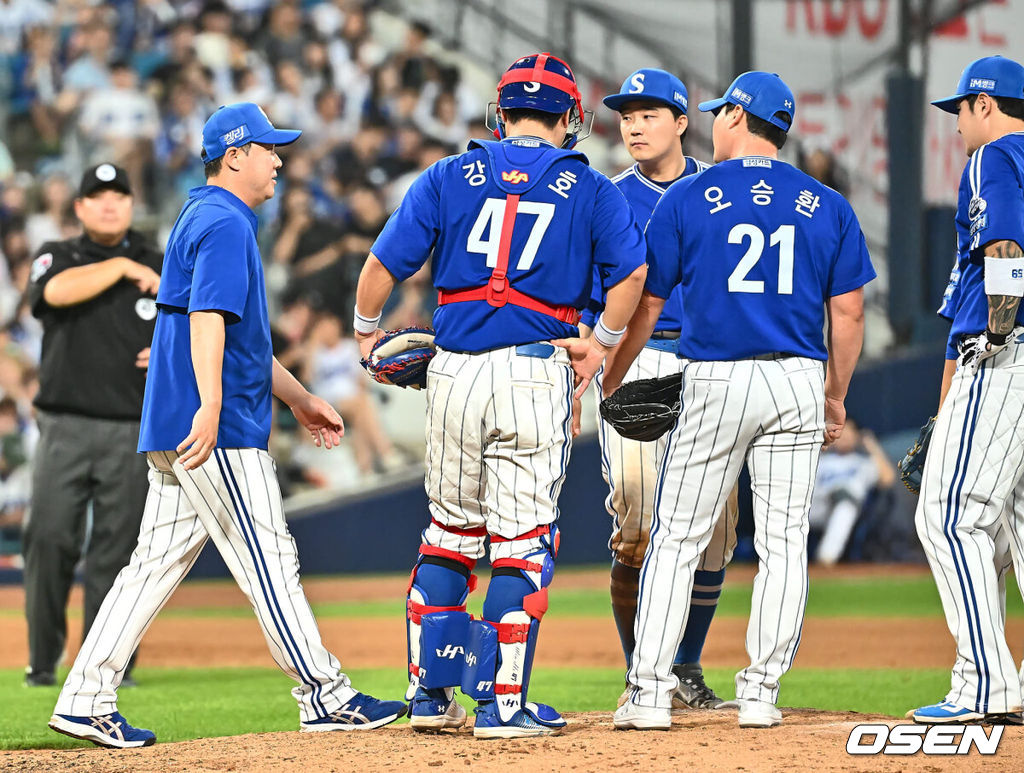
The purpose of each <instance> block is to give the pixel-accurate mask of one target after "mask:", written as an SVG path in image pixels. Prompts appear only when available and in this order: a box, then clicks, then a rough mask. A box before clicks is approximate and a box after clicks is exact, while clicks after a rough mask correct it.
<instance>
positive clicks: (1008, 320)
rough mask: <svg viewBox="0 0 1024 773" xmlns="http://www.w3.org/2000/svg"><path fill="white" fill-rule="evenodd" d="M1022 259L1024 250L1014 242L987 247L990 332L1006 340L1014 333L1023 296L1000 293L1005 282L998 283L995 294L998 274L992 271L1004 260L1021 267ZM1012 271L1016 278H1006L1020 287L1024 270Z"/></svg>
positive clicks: (987, 291)
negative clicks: (995, 278) (1021, 274)
mask: <svg viewBox="0 0 1024 773" xmlns="http://www.w3.org/2000/svg"><path fill="white" fill-rule="evenodd" d="M1022 259H1024V250H1022V249H1021V247H1020V245H1019V244H1017V243H1016V242H1014V241H1009V240H1001V241H997V242H992V243H991V244H989V245H986V247H985V264H986V265H985V271H986V275H985V292H986V294H987V295H988V330H989V332H990V333H995V334H996V335H997V336H1000V337H1003V338H1004V339H1005V336H1007V335H1009V334H1010V333H1011V332H1012V331H1013V327H1014V324H1015V322H1016V319H1017V307H1018V306H1019V305H1020V298H1021V295H1020V293H1016V292H1014V291H1007V292H1000V291H999V290H1001V289H1002V287H1003V286H1005V284H1006V282H1005V281H1004V282H998V284H997V292H996V293H995V294H993V293H992V292H991V290H992V289H993V286H994V285H993V278H994V275H995V274H996V272H995V271H991V270H990V269H991V268H995V267H997V266H998V265H999V264H998V262H997V261H1002V260H1006V261H1014V263H1015V264H1017V265H1018V266H1019V264H1020V261H1021V260H1022ZM990 261H991V262H990ZM1012 271H1013V273H1014V274H1015V276H1014V278H1009V277H1006V278H1009V283H1010V284H1013V285H1019V284H1020V279H1019V277H1020V273H1018V272H1022V271H1024V269H1022V268H1019V267H1018V268H1015V269H1013V270H1012ZM1000 273H1001V272H1000ZM1007 273H1010V272H1007ZM989 338H992V336H989ZM998 343H1002V341H1001V340H1000V341H998Z"/></svg>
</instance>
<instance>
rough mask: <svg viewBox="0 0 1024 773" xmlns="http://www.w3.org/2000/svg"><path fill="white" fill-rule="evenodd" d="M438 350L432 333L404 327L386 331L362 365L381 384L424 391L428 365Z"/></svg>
mask: <svg viewBox="0 0 1024 773" xmlns="http://www.w3.org/2000/svg"><path fill="white" fill-rule="evenodd" d="M435 351H436V347H435V346H434V331H433V330H431V329H430V328H429V327H404V328H402V329H401V330H389V331H388V332H386V333H385V334H384V335H383V336H382V337H381V338H380V340H379V341H377V343H375V344H374V345H373V349H371V350H370V356H369V357H368V358H367V359H365V360H360V364H361V365H362V366H363V367H364V368H366V372H367V373H369V374H370V376H371V377H372V378H373V380H374V381H379V382H380V383H381V384H393V385H394V386H400V387H412V388H413V389H422V388H423V387H425V386H426V385H427V365H429V364H430V360H431V358H432V357H433V356H434V352H435Z"/></svg>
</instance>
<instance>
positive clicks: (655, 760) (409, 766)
mask: <svg viewBox="0 0 1024 773" xmlns="http://www.w3.org/2000/svg"><path fill="white" fill-rule="evenodd" d="M783 714H784V717H785V720H784V723H783V725H782V726H781V727H776V728H771V729H768V730H741V729H740V728H739V727H737V725H736V713H735V712H734V711H720V712H688V713H686V714H683V715H680V716H677V717H676V718H675V719H674V720H673V728H672V730H671V731H670V732H654V731H651V732H643V733H641V732H638V731H630V732H621V731H616V730H614V729H613V727H612V724H611V715H610V714H608V713H588V714H567V715H566V718H567V719H568V720H569V721H570V725H569V727H568V728H567V729H566V730H565V732H564V733H563V734H562V735H560V736H555V737H549V738H537V739H520V740H515V741H480V740H477V739H474V738H473V736H472V735H471V734H470V733H469V732H468V731H466V730H463V731H461V732H459V733H444V734H441V735H420V734H417V733H414V732H413V731H412V730H410V729H409V728H408V727H406V726H397V727H393V728H385V729H382V730H377V731H374V732H368V733H315V734H312V733H311V734H299V733H266V734H262V735H244V736H236V737H234V738H207V739H202V740H198V741H188V742H185V743H173V744H172V743H165V744H158V745H156V746H153V747H150V748H148V749H140V750H125V751H109V750H105V749H98V748H96V749H83V750H77V749H76V750H65V751H41V750H40V751H25V752H0V768H2V769H4V770H9V771H19V772H24V773H27V772H28V771H33V772H35V771H39V772H40V773H42V771H46V773H51V772H52V773H61V772H65V773H67V772H69V771H81V770H89V771H95V772H96V773H101V772H102V773H164V771H180V770H187V771H190V772H191V771H197V772H198V771H272V772H273V773H283V772H284V771H301V772H302V773H308V772H309V771H313V770H315V771H334V772H336V773H341V772H342V771H359V773H364V772H365V771H399V770H401V771H408V770H415V771H420V770H422V771H427V770H429V769H431V768H437V769H440V770H456V771H458V770H466V771H472V773H478V772H479V771H486V772H488V773H490V772H491V771H493V772H495V773H497V772H498V771H500V772H501V773H507V772H508V771H509V770H511V769H514V770H517V771H530V772H531V773H532V771H566V770H575V771H605V770H631V771H647V770H652V771H661V770H699V771H736V770H742V771H752V772H754V773H758V772H760V771H798V772H800V771H808V772H809V771H815V773H817V772H818V771H928V772H929V773H930V772H932V771H938V770H964V771H968V770H969V771H972V772H973V771H1010V770H1019V769H1020V760H1021V759H1024V728H1019V727H1007V728H1006V729H1005V733H1004V735H1003V739H1002V743H1001V744H1000V746H999V750H998V752H997V754H996V755H994V756H990V757H983V756H981V755H979V754H978V753H977V751H972V753H971V755H970V756H969V757H968V758H966V759H964V758H960V757H926V756H923V755H921V754H917V755H914V756H912V757H905V756H904V757H882V756H859V755H858V756H851V755H849V754H847V752H846V741H847V739H848V738H849V735H850V731H851V729H852V728H853V726H854V725H856V724H860V723H865V722H871V723H885V722H890V723H891V722H892V721H893V720H892V719H891V718H886V717H879V716H872V715H867V714H855V713H835V712H826V711H814V710H811V709H783Z"/></svg>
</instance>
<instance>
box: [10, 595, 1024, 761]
mask: <svg viewBox="0 0 1024 773" xmlns="http://www.w3.org/2000/svg"><path fill="white" fill-rule="evenodd" d="M474 595H476V596H479V595H480V594H474ZM1009 595H1010V597H1011V603H1010V609H1009V615H1010V616H1012V617H1021V616H1024V606H1022V604H1021V601H1020V598H1019V596H1018V595H1017V594H1016V593H1011V594H1009ZM749 604H750V589H749V584H748V583H744V584H735V585H727V587H726V590H725V592H724V594H723V597H722V602H721V605H720V608H719V613H718V614H719V615H721V616H725V617H745V616H746V615H747V612H748V610H749ZM477 607H479V599H477ZM471 608H472V605H471ZM315 609H316V612H317V614H318V615H319V616H321V617H324V618H327V617H342V616H345V617H347V616H353V617H355V616H377V615H401V614H402V603H401V601H396V602H387V603H384V602H371V603H365V604H320V605H317V606H316V607H315ZM477 611H479V609H477ZM170 613H171V612H168V614H170ZM173 614H176V615H188V614H192V615H214V614H216V615H221V616H223V615H235V614H237V615H249V614H251V612H250V611H249V610H248V609H241V608H240V609H228V610H225V609H216V610H214V609H203V608H198V609H194V610H183V609H176V610H174V612H173ZM549 614H550V615H559V616H576V617H587V616H603V615H607V614H609V613H608V600H607V591H605V590H603V589H601V590H592V591H582V590H573V591H562V592H559V591H558V590H557V583H556V584H555V586H554V587H553V588H552V595H551V611H550V612H549ZM807 614H808V616H818V617H835V616H840V615H843V616H865V617H886V616H892V617H895V616H899V617H906V618H934V617H939V616H941V614H942V613H941V608H940V606H939V600H938V596H937V594H936V591H935V586H934V583H933V582H932V580H931V578H930V577H902V576H896V577H879V578H856V579H846V578H835V579H831V578H830V579H818V580H815V581H813V582H812V586H811V592H810V596H809V599H808V606H807ZM737 665H742V664H737ZM734 671H735V670H734V669H721V668H719V669H708V670H707V678H708V682H709V683H710V684H712V685H713V686H716V687H720V688H721V690H720V691H721V692H723V693H730V692H731V684H732V679H733V676H734ZM349 674H350V676H351V677H352V680H353V684H354V685H356V687H357V688H358V689H361V690H364V691H367V692H370V693H372V694H375V695H378V696H379V697H387V698H397V697H399V696H400V695H401V694H402V693H403V692H404V690H405V677H404V675H403V674H402V673H401V671H398V670H383V669H367V670H352V671H350V672H349ZM137 676H138V679H139V681H140V682H141V683H142V686H141V687H139V688H137V689H132V690H124V691H122V693H121V695H120V699H119V707H120V709H121V710H122V712H123V713H124V714H125V715H126V716H127V717H129V719H131V720H132V722H134V723H136V724H138V725H141V726H143V727H150V728H153V729H155V730H157V732H158V736H159V738H160V740H161V741H179V740H187V739H191V738H198V737H210V736H221V735H236V734H240V733H254V732H271V731H280V730H295V729H297V725H298V717H297V712H296V708H295V703H294V701H293V700H292V698H291V696H290V694H289V692H288V690H289V689H290V687H291V684H292V683H291V681H290V680H289V679H288V678H287V677H285V676H284V675H282V674H281V673H280V672H278V671H276V670H274V669H258V668H216V669H161V668H140V669H138V671H137ZM22 678H23V673H22V671H21V670H0V749H18V748H38V747H48V748H63V747H70V746H77V745H82V744H81V743H80V742H76V741H72V740H71V739H68V738H64V737H63V736H59V735H57V734H55V733H53V732H51V731H50V730H48V729H47V727H46V720H47V719H48V718H49V715H50V712H51V710H52V708H53V704H54V701H55V699H56V697H57V692H58V688H56V687H54V688H33V689H27V688H25V687H23V686H22ZM948 679H949V674H948V671H947V670H946V669H898V670H897V669H812V668H800V667H799V665H798V667H797V668H796V669H795V670H794V671H792V672H790V673H789V674H787V676H786V677H785V679H784V680H783V687H782V694H781V696H780V703H781V704H782V705H784V706H813V707H815V708H820V709H829V710H837V711H838V710H850V711H861V712H868V713H881V714H889V715H892V716H902V713H903V712H904V711H905V710H906V709H907V708H908V707H909V706H913V705H916V704H917V703H919V702H920V700H921V698H922V696H926V697H929V698H931V697H934V698H937V697H939V696H941V695H942V694H943V693H944V692H945V690H946V689H947V687H948ZM532 683H533V688H532V690H531V693H530V695H531V698H533V699H535V700H539V701H543V702H545V703H550V704H552V705H554V706H556V707H557V708H559V709H560V710H562V711H610V710H611V709H613V708H614V700H615V698H616V697H617V696H618V694H619V692H620V691H621V689H622V672H621V671H620V670H619V669H595V668H558V669H544V668H538V669H537V670H536V672H535V674H534V678H533V680H532ZM467 705H468V704H467Z"/></svg>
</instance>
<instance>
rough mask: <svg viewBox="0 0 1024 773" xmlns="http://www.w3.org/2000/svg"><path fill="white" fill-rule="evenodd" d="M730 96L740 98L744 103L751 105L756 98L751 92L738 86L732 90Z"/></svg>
mask: <svg viewBox="0 0 1024 773" xmlns="http://www.w3.org/2000/svg"><path fill="white" fill-rule="evenodd" d="M729 96H730V97H732V98H733V99H737V100H739V101H740V102H742V103H743V104H744V105H749V104H750V103H751V102H753V101H754V98H753V97H752V96H751V95H750V94H748V93H747V92H745V91H744V90H743V89H741V88H739V87H738V86H737V87H736V88H734V89H733V90H732V94H730V95H729Z"/></svg>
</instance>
